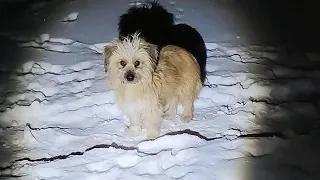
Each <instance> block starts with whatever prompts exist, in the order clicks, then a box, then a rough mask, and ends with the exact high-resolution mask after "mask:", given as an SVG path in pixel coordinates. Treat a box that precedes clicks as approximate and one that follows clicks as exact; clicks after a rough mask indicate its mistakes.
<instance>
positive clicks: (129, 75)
mask: <svg viewBox="0 0 320 180" xmlns="http://www.w3.org/2000/svg"><path fill="white" fill-rule="evenodd" d="M124 78H125V79H126V80H127V81H128V82H132V81H133V80H134V78H135V75H134V73H133V72H132V71H127V72H126V73H125V74H124Z"/></svg>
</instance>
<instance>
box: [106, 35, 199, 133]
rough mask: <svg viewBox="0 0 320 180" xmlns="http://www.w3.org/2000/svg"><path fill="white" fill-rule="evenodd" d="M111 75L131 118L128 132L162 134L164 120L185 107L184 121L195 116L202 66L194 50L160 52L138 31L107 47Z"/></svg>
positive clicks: (173, 48) (122, 106)
mask: <svg viewBox="0 0 320 180" xmlns="http://www.w3.org/2000/svg"><path fill="white" fill-rule="evenodd" d="M104 54H105V64H106V67H107V77H108V78H109V80H110V83H111V86H112V87H113V89H114V90H115V92H116V102H117V104H118V105H119V107H120V109H121V110H122V112H123V113H124V114H126V115H127V117H128V118H129V120H130V126H129V128H128V130H127V135H129V136H138V135H139V134H140V131H141V128H142V127H145V128H146V129H147V139H155V138H157V137H158V136H159V135H160V126H161V122H162V120H164V119H167V118H170V117H174V116H175V115H176V114H177V106H178V105H179V104H181V105H182V106H183V108H184V110H183V113H182V114H181V120H182V121H183V122H189V121H191V120H192V119H193V104H194V101H195V100H196V99H197V97H198V94H199V92H200V90H201V88H202V83H201V79H200V67H199V65H198V63H197V61H196V59H195V58H194V57H193V55H192V54H191V53H189V52H188V51H186V50H185V49H183V48H181V47H178V46H175V45H168V46H164V47H163V48H162V49H161V50H160V52H158V47H157V46H156V45H154V44H151V43H148V42H146V41H145V40H144V39H143V38H141V37H140V36H139V34H138V33H135V34H133V35H131V36H129V37H127V38H125V39H123V40H114V41H112V42H111V43H109V44H108V45H106V46H105V49H104Z"/></svg>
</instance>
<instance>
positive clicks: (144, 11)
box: [118, 1, 207, 83]
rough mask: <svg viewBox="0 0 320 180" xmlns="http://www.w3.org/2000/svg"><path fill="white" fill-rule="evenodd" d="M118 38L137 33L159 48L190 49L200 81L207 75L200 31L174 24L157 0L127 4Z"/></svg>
mask: <svg viewBox="0 0 320 180" xmlns="http://www.w3.org/2000/svg"><path fill="white" fill-rule="evenodd" d="M118 32H119V35H118V38H119V39H120V40H123V39H124V38H126V37H128V36H130V35H133V34H134V33H136V32H139V33H140V37H141V38H143V39H144V40H145V41H147V42H148V43H151V44H155V45H157V46H158V47H159V48H160V49H161V48H162V47H163V46H167V45H176V46H179V47H182V48H184V49H186V50H187V51H189V53H191V54H192V55H193V56H194V57H195V58H196V60H197V62H198V64H199V66H200V77H201V82H202V83H204V81H205V78H206V63H207V49H206V46H205V43H204V40H203V38H202V36H201V35H200V33H199V32H198V31H197V30H196V29H195V28H193V27H191V26H190V25H187V24H174V16H173V14H172V13H170V12H168V11H167V10H166V9H165V8H164V7H163V6H161V5H160V4H159V3H158V1H146V3H145V4H143V5H142V6H133V7H130V8H129V9H128V10H127V12H126V13H124V14H122V15H121V16H120V17H119V22H118Z"/></svg>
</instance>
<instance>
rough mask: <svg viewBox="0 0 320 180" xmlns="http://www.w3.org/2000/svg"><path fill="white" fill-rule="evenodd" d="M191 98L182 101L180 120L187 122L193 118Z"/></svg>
mask: <svg viewBox="0 0 320 180" xmlns="http://www.w3.org/2000/svg"><path fill="white" fill-rule="evenodd" d="M193 102H194V100H193V98H191V97H190V98H186V99H184V100H183V101H182V103H181V104H182V107H183V112H182V114H181V120H182V122H185V123H188V122H190V121H191V120H192V119H193Z"/></svg>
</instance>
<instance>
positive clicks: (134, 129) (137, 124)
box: [127, 115, 141, 137]
mask: <svg viewBox="0 0 320 180" xmlns="http://www.w3.org/2000/svg"><path fill="white" fill-rule="evenodd" d="M129 120H130V126H129V128H128V129H127V135H128V136H131V137H135V136H139V134H140V131H141V120H140V117H139V116H137V115H132V116H129Z"/></svg>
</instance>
